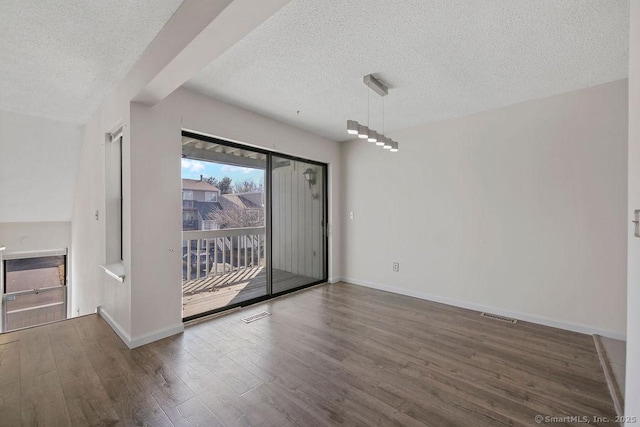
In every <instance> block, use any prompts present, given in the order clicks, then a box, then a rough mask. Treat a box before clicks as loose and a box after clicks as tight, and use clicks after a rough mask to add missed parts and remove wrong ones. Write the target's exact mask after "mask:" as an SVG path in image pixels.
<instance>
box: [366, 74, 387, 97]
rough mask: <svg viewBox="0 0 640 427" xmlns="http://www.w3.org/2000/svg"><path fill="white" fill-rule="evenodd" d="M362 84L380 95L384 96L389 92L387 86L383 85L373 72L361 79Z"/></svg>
mask: <svg viewBox="0 0 640 427" xmlns="http://www.w3.org/2000/svg"><path fill="white" fill-rule="evenodd" d="M362 81H363V82H364V84H366V85H367V86H368V87H369V89H371V90H373V91H374V92H375V93H377V94H378V95H380V96H385V95H387V94H388V93H389V88H388V87H386V86H385V85H384V83H382V82H381V81H380V80H378V79H376V78H375V77H373V74H367V75H366V76H364V78H363V79H362Z"/></svg>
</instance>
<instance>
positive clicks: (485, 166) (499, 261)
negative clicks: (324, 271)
mask: <svg viewBox="0 0 640 427" xmlns="http://www.w3.org/2000/svg"><path fill="white" fill-rule="evenodd" d="M391 136H392V137H394V139H396V140H398V141H399V142H400V151H399V152H398V153H395V154H394V153H390V152H387V151H385V150H381V149H380V148H378V147H374V146H373V145H372V144H371V143H366V142H362V141H361V140H360V141H351V142H349V143H345V144H344V148H343V155H344V156H343V160H342V161H343V165H344V167H345V168H344V177H343V182H344V199H343V201H344V210H343V211H341V216H342V217H343V218H345V227H344V228H345V233H344V246H345V249H344V250H345V252H344V275H345V278H346V280H347V281H351V282H355V283H361V284H368V285H370V286H378V287H387V288H391V289H394V290H396V291H398V292H402V293H406V294H410V295H415V296H421V297H425V298H429V299H435V300H440V301H443V302H449V303H454V304H458V305H462V306H466V307H470V308H476V309H477V308H483V307H486V308H487V310H491V311H493V312H497V313H503V314H507V315H509V314H510V315H513V316H515V317H519V318H521V319H529V320H535V321H538V322H542V323H546V324H550V325H557V326H562V327H565V328H570V329H574V330H578V331H583V332H595V331H597V332H600V333H602V334H604V335H608V336H614V337H623V336H624V334H625V328H626V325H625V317H626V304H625V282H626V277H625V276H626V255H625V252H626V231H627V224H626V218H627V216H626V214H625V210H626V194H627V188H626V187H627V179H626V175H627V164H626V158H627V157H626V156H627V153H626V150H627V143H626V141H627V82H626V80H623V81H617V82H613V83H609V84H605V85H602V86H598V87H593V88H589V89H584V90H580V91H576V92H571V93H567V94H563V95H559V96H554V97H550V98H544V99H539V100H534V101H530V102H525V103H522V104H517V105H513V106H509V107H506V108H502V109H498V110H493V111H487V112H482V113H479V114H476V115H472V116H468V117H463V118H457V119H452V120H446V121H441V122H435V123H430V124H426V125H423V126H419V127H416V128H412V129H408V130H405V131H403V132H398V133H395V134H392V135H391ZM349 211H353V212H354V219H353V220H347V219H346V218H347V217H348V212H349ZM393 261H397V262H399V263H400V272H398V273H394V272H392V262H393Z"/></svg>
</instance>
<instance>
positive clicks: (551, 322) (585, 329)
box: [342, 277, 627, 341]
mask: <svg viewBox="0 0 640 427" xmlns="http://www.w3.org/2000/svg"><path fill="white" fill-rule="evenodd" d="M342 281H344V282H347V283H352V284H354V285H360V286H365V287H368V288H373V289H378V290H381V291H387V292H392V293H394V294H400V295H406V296H409V297H414V298H420V299H424V300H427V301H433V302H439V303H442V304H447V305H452V306H454V307H460V308H466V309H468V310H474V311H484V312H487V313H494V314H499V315H501V316H506V317H511V318H513V319H518V320H522V321H524V322H531V323H537V324H539V325H544V326H551V327H552V328H559V329H565V330H567V331H573V332H579V333H581V334H587V335H601V336H603V337H607V338H613V339H616V340H623V341H626V339H627V336H626V334H621V333H619V332H613V331H606V330H602V329H597V328H594V327H591V326H587V325H580V324H576V323H570V322H565V321H562V320H555V319H549V318H546V317H542V316H535V315H532V314H528V313H520V312H517V311H509V310H504V309H501V308H496V307H489V306H485V305H480V304H475V303H472V302H467V301H459V300H455V299H451V298H446V297H441V296H437V295H431V294H427V293H424V292H418V291H412V290H408V289H402V288H397V287H394V286H387V285H382V284H379V283H374V282H369V281H366V280H359V279H355V278H353V277H343V278H342Z"/></svg>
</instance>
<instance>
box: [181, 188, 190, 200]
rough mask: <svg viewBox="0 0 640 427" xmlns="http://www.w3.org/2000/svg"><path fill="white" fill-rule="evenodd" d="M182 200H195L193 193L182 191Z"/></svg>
mask: <svg viewBox="0 0 640 427" xmlns="http://www.w3.org/2000/svg"><path fill="white" fill-rule="evenodd" d="M182 200H193V191H191V190H182Z"/></svg>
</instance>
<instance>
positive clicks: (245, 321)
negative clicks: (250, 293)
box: [242, 311, 271, 323]
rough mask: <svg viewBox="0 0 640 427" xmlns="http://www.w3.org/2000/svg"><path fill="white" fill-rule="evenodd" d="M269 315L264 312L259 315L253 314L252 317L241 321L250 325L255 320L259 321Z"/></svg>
mask: <svg viewBox="0 0 640 427" xmlns="http://www.w3.org/2000/svg"><path fill="white" fill-rule="evenodd" d="M270 315H271V314H270V313H267V312H266V311H263V312H261V313H257V314H254V315H253V316H249V317H245V318H244V319H242V321H243V322H244V323H251V322H255V321H256V320H260V319H262V318H263V317H267V316H270Z"/></svg>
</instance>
